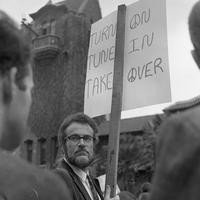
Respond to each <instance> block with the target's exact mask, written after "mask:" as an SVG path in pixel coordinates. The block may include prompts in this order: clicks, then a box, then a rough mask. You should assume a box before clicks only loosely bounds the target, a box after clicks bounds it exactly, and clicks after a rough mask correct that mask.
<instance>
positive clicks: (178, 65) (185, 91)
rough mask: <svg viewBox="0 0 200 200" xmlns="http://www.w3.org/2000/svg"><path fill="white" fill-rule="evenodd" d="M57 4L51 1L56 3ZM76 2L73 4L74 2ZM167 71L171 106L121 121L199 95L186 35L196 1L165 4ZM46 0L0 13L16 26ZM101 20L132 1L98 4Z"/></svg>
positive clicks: (1, 4)
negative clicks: (168, 71) (168, 70)
mask: <svg viewBox="0 0 200 200" xmlns="http://www.w3.org/2000/svg"><path fill="white" fill-rule="evenodd" d="M59 1H60V0H53V2H54V3H55V2H59ZM74 1H75V0H74ZM166 1H167V29H168V50H169V69H170V80H171V93H172V102H171V103H167V104H160V105H155V106H149V107H145V108H141V109H135V110H130V111H126V112H122V118H129V117H135V116H141V115H150V114H155V113H160V112H161V111H162V109H163V108H165V107H167V106H169V105H170V104H172V103H175V102H177V101H182V100H187V99H190V98H193V97H195V96H198V95H200V71H199V70H198V68H197V66H196V65H195V63H194V61H193V59H192V56H191V53H190V51H191V50H192V44H191V42H190V38H189V33H188V24H187V22H188V15H189V12H190V10H191V8H192V6H193V5H194V3H195V2H196V1H197V0H166ZM47 2H48V0H0V9H2V10H4V11H6V12H7V13H8V14H9V15H11V16H12V17H13V18H14V19H15V20H16V21H17V22H18V23H20V21H21V18H22V17H26V18H27V17H28V14H30V13H34V12H36V11H37V10H38V9H40V8H41V7H42V6H44V5H45V4H46V3H47ZM99 2H100V7H101V11H102V15H103V17H104V16H106V15H108V14H110V13H111V12H112V11H114V10H117V7H118V5H120V4H126V5H130V4H132V3H134V2H135V0H99Z"/></svg>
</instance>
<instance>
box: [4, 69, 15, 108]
mask: <svg viewBox="0 0 200 200" xmlns="http://www.w3.org/2000/svg"><path fill="white" fill-rule="evenodd" d="M15 75H16V68H11V70H10V71H9V72H7V73H6V74H5V75H4V77H3V78H2V79H3V81H2V99H3V103H4V104H5V105H7V104H10V102H11V101H12V96H13V90H14V88H15V87H14V84H15Z"/></svg>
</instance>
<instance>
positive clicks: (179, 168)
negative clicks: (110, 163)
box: [150, 1, 200, 200]
mask: <svg viewBox="0 0 200 200" xmlns="http://www.w3.org/2000/svg"><path fill="white" fill-rule="evenodd" d="M188 22H189V32H190V37H191V41H192V43H193V46H194V50H193V51H192V55H193V58H194V59H195V61H196V63H197V65H198V67H200V1H198V2H197V3H196V4H195V5H194V6H193V8H192V10H191V12H190V15H189V21H188ZM199 122H200V107H199V106H197V107H194V108H193V109H190V110H188V111H185V112H182V113H181V114H179V115H174V116H173V117H171V118H170V119H168V120H166V121H165V122H164V124H163V125H162V126H161V129H160V136H159V140H158V146H157V151H158V157H157V167H156V170H155V176H154V180H153V184H152V192H151V196H150V199H151V200H169V199H170V200H199V199H200V189H199V186H200V156H199V155H200V123H199Z"/></svg>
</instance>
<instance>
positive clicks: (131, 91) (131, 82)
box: [122, 0, 171, 110]
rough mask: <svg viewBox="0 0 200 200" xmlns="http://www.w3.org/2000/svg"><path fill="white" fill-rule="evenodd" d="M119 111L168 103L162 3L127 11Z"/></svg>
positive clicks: (148, 0)
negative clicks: (121, 97)
mask: <svg viewBox="0 0 200 200" xmlns="http://www.w3.org/2000/svg"><path fill="white" fill-rule="evenodd" d="M124 48H125V49H124V56H125V57H124V83H123V100H122V103H123V110H129V109H134V108H138V107H143V106H147V105H153V104H158V103H164V102H169V101H170V100H171V90H170V77H169V67H168V49H167V24H166V0H140V1H138V2H136V3H134V4H132V5H130V6H128V7H127V11H126V31H125V47H124Z"/></svg>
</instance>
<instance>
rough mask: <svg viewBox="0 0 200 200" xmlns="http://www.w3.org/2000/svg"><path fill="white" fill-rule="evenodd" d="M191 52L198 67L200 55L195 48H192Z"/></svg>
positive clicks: (199, 65) (199, 66)
mask: <svg viewBox="0 0 200 200" xmlns="http://www.w3.org/2000/svg"><path fill="white" fill-rule="evenodd" d="M191 54H192V57H193V59H194V60H195V62H196V64H197V66H198V68H199V69H200V55H199V54H198V52H197V50H196V49H194V50H192V51H191Z"/></svg>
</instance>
